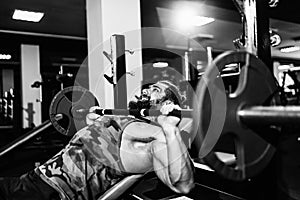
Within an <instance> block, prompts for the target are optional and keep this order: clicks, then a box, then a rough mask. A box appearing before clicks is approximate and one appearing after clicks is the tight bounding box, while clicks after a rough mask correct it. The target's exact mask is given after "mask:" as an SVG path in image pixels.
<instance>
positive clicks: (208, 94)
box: [194, 52, 277, 180]
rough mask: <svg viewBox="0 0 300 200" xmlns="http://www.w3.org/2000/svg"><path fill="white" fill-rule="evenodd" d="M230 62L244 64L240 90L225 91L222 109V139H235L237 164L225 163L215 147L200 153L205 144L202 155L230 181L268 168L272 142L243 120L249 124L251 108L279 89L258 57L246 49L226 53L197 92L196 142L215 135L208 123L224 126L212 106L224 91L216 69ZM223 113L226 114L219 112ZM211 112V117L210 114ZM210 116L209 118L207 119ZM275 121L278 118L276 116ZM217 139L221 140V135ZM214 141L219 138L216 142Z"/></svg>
mask: <svg viewBox="0 0 300 200" xmlns="http://www.w3.org/2000/svg"><path fill="white" fill-rule="evenodd" d="M231 63H239V64H241V65H242V66H241V72H240V76H239V82H238V86H237V89H236V90H235V91H234V92H233V93H231V94H228V93H227V94H226V99H225V102H226V103H225V105H224V106H226V110H223V112H224V111H225V114H226V115H225V118H224V119H225V120H224V124H223V127H222V130H221V132H222V133H221V134H220V138H219V139H222V137H229V138H232V140H234V147H233V151H235V156H236V163H235V165H233V166H230V165H227V164H226V163H224V162H222V161H221V160H220V159H219V158H218V157H217V155H216V154H215V150H213V151H210V152H209V153H208V154H207V155H203V152H201V148H203V147H201V148H200V151H199V157H201V158H203V159H204V160H205V161H206V162H207V164H208V165H209V166H210V167H212V168H213V169H215V170H216V172H218V173H220V174H221V175H223V176H224V177H226V178H228V179H231V180H245V179H246V178H248V177H253V176H254V175H256V174H258V173H259V172H260V171H261V170H262V169H263V168H265V166H266V165H267V164H268V163H269V161H270V160H271V158H272V155H273V153H274V148H273V147H272V146H271V145H270V144H268V143H267V142H266V141H265V140H263V139H262V138H261V137H259V135H257V134H256V132H255V131H254V130H252V129H250V128H248V127H247V126H246V125H245V124H244V123H243V122H246V123H247V119H250V120H251V119H253V117H251V116H253V114H251V116H250V113H249V112H248V110H253V109H255V108H251V106H256V105H264V104H265V103H267V101H268V100H269V98H270V97H271V96H272V94H273V93H274V92H275V90H276V84H275V80H274V78H273V77H272V75H271V73H270V71H269V69H268V68H267V67H266V66H265V65H264V64H263V63H262V62H261V61H260V60H259V59H258V58H257V57H255V56H254V55H252V54H250V53H247V52H225V53H224V54H221V55H220V56H218V57H217V58H216V59H215V60H214V61H213V63H212V65H210V66H209V67H208V68H207V71H206V72H205V80H206V83H204V84H201V81H200V83H199V84H198V88H197V91H196V95H197V99H198V101H194V108H197V109H194V126H199V127H198V129H197V130H198V132H197V134H196V138H195V141H196V143H197V144H198V143H199V144H201V145H203V144H204V145H205V143H203V142H205V140H207V139H206V138H211V137H213V136H210V135H208V134H215V133H210V132H209V131H210V128H211V127H209V125H212V126H218V125H219V126H222V124H220V121H219V120H220V119H219V118H216V117H215V118H214V117H213V114H216V113H214V112H213V109H214V108H215V107H220V105H216V104H215V98H220V97H219V96H220V95H218V96H217V95H215V94H219V93H220V92H221V93H222V92H224V89H222V88H220V84H219V83H218V81H220V77H217V75H218V74H216V73H215V71H216V69H217V71H222V69H223V68H225V66H226V65H228V64H231ZM202 82H203V81H202ZM221 97H222V96H221ZM209 105H210V106H209ZM248 108H249V109H248ZM219 110H220V109H219ZM222 114H224V113H222V112H221V113H220V112H219V113H217V115H222ZM210 115H212V117H209V116H210ZM264 117H266V116H264ZM241 118H242V119H241ZM209 119H210V121H209V122H207V120H209ZM260 119H261V118H260ZM272 120H276V121H277V119H276V118H274V117H273V118H272ZM272 120H269V121H264V120H261V121H259V122H258V121H257V120H256V122H258V123H256V125H261V123H267V122H268V123H270V124H272V123H273V122H274V121H272ZM247 124H248V123H247ZM252 125H253V124H252ZM206 131H207V132H206ZM214 139H217V140H218V138H214ZM218 141H220V140H218ZM215 143H216V141H214V143H213V145H214V144H215ZM210 148H211V147H210ZM231 151H232V150H231Z"/></svg>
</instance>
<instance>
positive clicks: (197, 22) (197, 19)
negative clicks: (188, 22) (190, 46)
mask: <svg viewBox="0 0 300 200" xmlns="http://www.w3.org/2000/svg"><path fill="white" fill-rule="evenodd" d="M214 21H215V19H214V18H211V17H204V16H194V17H193V18H192V25H193V26H204V25H206V24H209V23H212V22H214Z"/></svg>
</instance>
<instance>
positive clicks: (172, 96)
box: [157, 80, 185, 106]
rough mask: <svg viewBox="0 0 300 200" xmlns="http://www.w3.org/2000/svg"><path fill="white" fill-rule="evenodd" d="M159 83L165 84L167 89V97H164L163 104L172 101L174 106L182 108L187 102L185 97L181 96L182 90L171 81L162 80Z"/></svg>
mask: <svg viewBox="0 0 300 200" xmlns="http://www.w3.org/2000/svg"><path fill="white" fill-rule="evenodd" d="M157 83H158V84H163V85H165V86H166V87H167V88H166V89H165V91H164V92H165V94H166V95H165V96H164V97H163V99H162V102H163V101H166V100H170V101H172V102H173V103H174V104H177V105H179V106H182V104H183V102H184V101H185V96H184V95H182V94H181V92H180V89H179V87H178V86H177V85H175V84H173V83H172V82H171V81H169V80H162V81H158V82H157Z"/></svg>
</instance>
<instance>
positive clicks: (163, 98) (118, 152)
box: [0, 81, 194, 199]
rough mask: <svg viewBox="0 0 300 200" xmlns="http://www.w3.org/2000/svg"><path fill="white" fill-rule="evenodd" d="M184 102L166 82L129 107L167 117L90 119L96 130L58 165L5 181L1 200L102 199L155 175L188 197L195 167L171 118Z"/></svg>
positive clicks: (76, 140)
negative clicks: (127, 180)
mask: <svg viewBox="0 0 300 200" xmlns="http://www.w3.org/2000/svg"><path fill="white" fill-rule="evenodd" d="M145 94H147V95H146V97H145ZM180 98H181V97H180V93H179V90H178V88H177V87H176V86H174V85H173V84H171V83H170V82H167V81H161V82H158V83H156V84H153V85H152V86H150V88H149V89H148V90H147V92H146V93H144V97H143V98H140V99H139V100H138V101H137V102H130V104H129V107H131V108H135V109H141V108H152V109H153V108H155V109H160V110H161V112H162V113H163V115H161V116H159V117H157V118H153V117H149V118H148V120H147V123H146V122H145V121H144V120H142V119H135V118H133V117H121V116H104V117H100V116H99V115H96V114H94V113H91V114H89V115H88V116H87V119H88V123H89V124H90V125H89V126H87V127H86V128H83V129H82V130H80V131H78V132H77V133H76V134H75V135H74V137H73V138H72V139H71V140H70V142H69V144H68V145H67V146H66V147H65V148H64V149H63V150H62V151H60V152H59V153H58V154H57V155H55V156H54V157H53V158H52V159H50V160H49V161H47V162H46V163H45V164H43V165H41V166H40V167H38V168H36V169H35V170H34V172H31V173H28V174H26V175H24V176H22V177H21V178H16V179H3V180H2V182H3V183H4V184H6V186H4V187H3V184H0V185H2V186H0V199H1V197H2V198H3V199H59V198H61V199H98V198H99V196H101V195H102V194H103V193H104V192H105V191H106V190H107V189H109V188H110V187H111V186H113V185H114V184H116V183H117V182H118V181H119V180H120V179H122V178H124V177H125V176H128V175H130V174H137V173H146V172H149V171H151V170H154V171H155V173H156V174H157V176H158V177H159V178H160V180H162V182H164V183H165V184H166V185H167V186H169V187H170V188H171V189H172V190H173V191H175V192H178V193H188V192H189V191H190V190H191V188H193V185H194V180H193V167H192V163H191V161H190V158H189V154H188V151H187V148H186V146H185V144H184V142H183V141H182V138H181V134H180V130H179V128H178V125H179V126H181V127H184V126H186V124H182V123H183V120H182V121H181V123H180V119H179V118H177V117H173V116H167V114H168V113H169V112H171V111H172V110H173V109H180V107H179V104H180ZM95 109H97V108H95V107H93V108H91V111H93V110H95ZM149 120H150V123H149ZM0 183H1V179H0ZM7 184H8V185H7ZM1 195H2V196H1Z"/></svg>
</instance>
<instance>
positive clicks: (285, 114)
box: [237, 106, 300, 127]
mask: <svg viewBox="0 0 300 200" xmlns="http://www.w3.org/2000/svg"><path fill="white" fill-rule="evenodd" d="M237 116H238V118H239V119H240V121H241V122H242V123H243V124H246V125H249V126H250V127H251V126H252V125H256V126H259V125H299V124H300V106H253V107H249V108H245V109H242V110H239V111H238V112H237Z"/></svg>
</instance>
